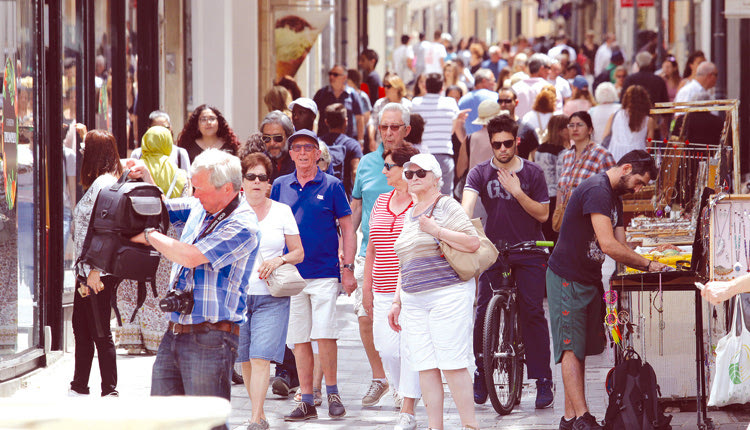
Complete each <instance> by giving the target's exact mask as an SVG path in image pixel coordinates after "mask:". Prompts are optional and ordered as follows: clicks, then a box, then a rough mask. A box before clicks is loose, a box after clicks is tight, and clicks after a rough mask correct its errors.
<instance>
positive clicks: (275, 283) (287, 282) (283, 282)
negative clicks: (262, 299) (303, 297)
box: [258, 250, 307, 297]
mask: <svg viewBox="0 0 750 430" xmlns="http://www.w3.org/2000/svg"><path fill="white" fill-rule="evenodd" d="M258 256H259V257H260V261H261V262H262V261H263V256H262V255H261V254H260V250H259V251H258ZM265 281H266V284H268V291H269V292H270V293H271V295H272V296H274V297H290V296H296V295H297V294H299V293H301V292H302V290H304V289H305V287H306V286H307V281H305V280H304V279H303V278H302V275H300V274H299V271H298V270H297V267H296V266H295V265H294V264H282V265H281V266H279V267H278V268H277V269H276V270H274V271H273V272H271V274H270V275H268V277H267V278H266V279H265Z"/></svg>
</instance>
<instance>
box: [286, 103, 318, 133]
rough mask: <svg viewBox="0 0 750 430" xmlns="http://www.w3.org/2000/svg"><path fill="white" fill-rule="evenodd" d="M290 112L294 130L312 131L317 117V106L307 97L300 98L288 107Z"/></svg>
mask: <svg viewBox="0 0 750 430" xmlns="http://www.w3.org/2000/svg"><path fill="white" fill-rule="evenodd" d="M289 110H290V111H292V124H294V130H296V131H299V130H303V129H305V130H310V131H315V130H313V127H315V118H317V117H318V105H316V104H315V102H314V101H312V100H311V99H308V98H307V97H300V98H298V99H297V100H295V101H293V102H292V103H291V104H290V105H289Z"/></svg>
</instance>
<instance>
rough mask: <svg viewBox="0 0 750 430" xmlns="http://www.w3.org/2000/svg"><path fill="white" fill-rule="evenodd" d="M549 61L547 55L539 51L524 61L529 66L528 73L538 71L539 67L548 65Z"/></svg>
mask: <svg viewBox="0 0 750 430" xmlns="http://www.w3.org/2000/svg"><path fill="white" fill-rule="evenodd" d="M549 63H550V61H549V57H548V56H546V55H545V54H541V53H539V52H537V53H536V54H534V55H532V56H531V57H529V60H528V61H526V65H527V66H528V67H529V73H531V74H532V75H533V74H534V73H537V72H539V69H541V68H542V67H549V65H550V64H549Z"/></svg>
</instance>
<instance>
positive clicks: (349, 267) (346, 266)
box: [341, 264, 354, 272]
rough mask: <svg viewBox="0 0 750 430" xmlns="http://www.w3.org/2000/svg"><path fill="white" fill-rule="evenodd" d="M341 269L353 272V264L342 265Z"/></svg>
mask: <svg viewBox="0 0 750 430" xmlns="http://www.w3.org/2000/svg"><path fill="white" fill-rule="evenodd" d="M341 268H342V269H349V270H351V271H352V272H354V265H353V264H344V265H342V266H341Z"/></svg>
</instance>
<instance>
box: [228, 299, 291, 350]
mask: <svg viewBox="0 0 750 430" xmlns="http://www.w3.org/2000/svg"><path fill="white" fill-rule="evenodd" d="M288 327H289V297H274V296H271V295H249V296H247V321H246V322H245V323H243V324H242V325H241V326H240V346H239V352H238V354H237V361H238V362H245V361H250V359H251V358H259V359H262V360H268V361H274V362H276V363H281V362H283V361H284V346H285V344H286V332H287V328H288Z"/></svg>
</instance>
